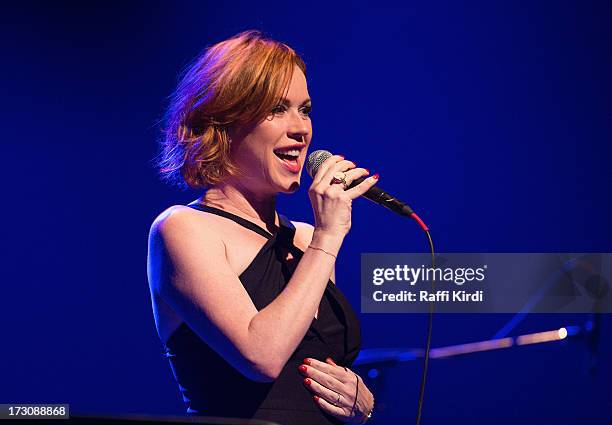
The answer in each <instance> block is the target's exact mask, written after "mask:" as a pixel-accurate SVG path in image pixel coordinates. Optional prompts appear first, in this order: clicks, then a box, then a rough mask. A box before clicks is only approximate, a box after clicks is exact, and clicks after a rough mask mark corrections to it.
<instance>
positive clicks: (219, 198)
mask: <svg viewBox="0 0 612 425" xmlns="http://www.w3.org/2000/svg"><path fill="white" fill-rule="evenodd" d="M201 201H202V202H203V203H205V204H208V205H211V206H216V207H221V208H222V209H227V210H230V211H231V210H234V211H238V212H240V213H242V214H244V215H245V216H248V217H250V218H252V219H254V220H259V221H262V222H264V223H265V224H266V225H269V226H276V196H275V195H262V194H261V193H255V192H253V191H250V190H249V189H247V188H246V187H244V186H241V185H240V184H238V183H234V182H226V183H219V184H217V185H215V186H213V187H211V188H210V189H208V190H207V191H206V193H205V194H204V195H203V196H202V198H201Z"/></svg>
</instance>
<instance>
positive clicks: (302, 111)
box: [300, 105, 312, 117]
mask: <svg viewBox="0 0 612 425" xmlns="http://www.w3.org/2000/svg"><path fill="white" fill-rule="evenodd" d="M311 112H312V106H311V105H307V106H304V107H302V108H301V109H300V114H302V115H305V116H307V117H308V116H310V113H311Z"/></svg>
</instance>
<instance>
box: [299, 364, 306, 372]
mask: <svg viewBox="0 0 612 425" xmlns="http://www.w3.org/2000/svg"><path fill="white" fill-rule="evenodd" d="M298 369H300V372H304V373H306V366H304V365H300V367H299V368H298Z"/></svg>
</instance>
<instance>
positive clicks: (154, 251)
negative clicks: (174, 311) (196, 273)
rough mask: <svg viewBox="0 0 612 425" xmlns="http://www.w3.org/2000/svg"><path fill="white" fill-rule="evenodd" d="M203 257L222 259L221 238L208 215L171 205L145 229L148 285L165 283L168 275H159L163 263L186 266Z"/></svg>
mask: <svg viewBox="0 0 612 425" xmlns="http://www.w3.org/2000/svg"><path fill="white" fill-rule="evenodd" d="M204 256H206V257H207V258H215V259H217V260H218V261H223V260H225V250H224V244H223V240H222V238H221V235H220V232H219V230H218V229H216V227H215V226H214V225H213V223H212V222H210V218H208V214H199V212H198V211H196V210H194V209H193V208H189V207H186V206H184V205H174V206H172V207H169V208H167V209H166V210H164V211H163V212H162V213H160V214H159V215H158V216H157V217H156V218H155V220H154V221H153V224H152V225H151V229H150V231H149V254H148V263H149V272H150V273H149V274H150V277H151V280H150V283H151V286H152V288H155V289H157V290H159V289H160V285H163V284H164V283H168V282H169V280H168V279H167V277H168V276H166V274H162V271H163V270H166V269H167V267H166V266H167V265H169V264H172V266H173V268H176V267H187V264H189V263H192V262H195V261H201V260H202V257H204ZM192 257H193V258H192Z"/></svg>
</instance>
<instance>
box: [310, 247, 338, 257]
mask: <svg viewBox="0 0 612 425" xmlns="http://www.w3.org/2000/svg"><path fill="white" fill-rule="evenodd" d="M308 248H311V249H316V250H317V251H323V252H324V253H326V254H327V255H331V256H332V257H334V259H335V260H337V259H338V258H337V257H336V256H335V255H334V254H332V253H331V252H327V251H325V250H324V249H321V248H317V247H316V246H312V245H308Z"/></svg>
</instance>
